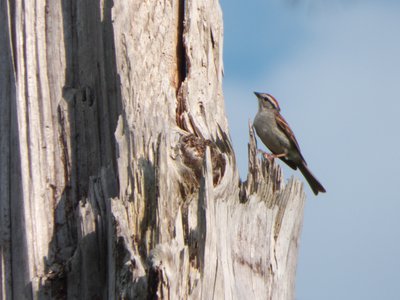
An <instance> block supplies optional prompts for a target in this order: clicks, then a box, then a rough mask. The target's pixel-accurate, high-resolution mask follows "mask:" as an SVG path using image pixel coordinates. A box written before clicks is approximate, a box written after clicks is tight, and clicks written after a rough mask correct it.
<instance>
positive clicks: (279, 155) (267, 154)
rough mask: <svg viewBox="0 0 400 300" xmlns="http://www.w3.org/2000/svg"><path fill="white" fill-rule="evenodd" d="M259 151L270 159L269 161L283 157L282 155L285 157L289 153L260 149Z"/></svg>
mask: <svg viewBox="0 0 400 300" xmlns="http://www.w3.org/2000/svg"><path fill="white" fill-rule="evenodd" d="M258 151H259V152H260V153H261V154H262V155H263V156H264V158H265V159H268V160H269V161H272V160H274V158H281V157H285V156H286V155H287V153H280V154H274V153H271V154H269V153H267V152H264V151H262V150H260V149H258Z"/></svg>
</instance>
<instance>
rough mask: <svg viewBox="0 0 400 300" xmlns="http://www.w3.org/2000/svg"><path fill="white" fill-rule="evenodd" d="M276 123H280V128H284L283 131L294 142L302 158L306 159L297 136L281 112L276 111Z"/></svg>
mask: <svg viewBox="0 0 400 300" xmlns="http://www.w3.org/2000/svg"><path fill="white" fill-rule="evenodd" d="M275 116H276V118H275V119H276V123H277V124H278V126H279V128H280V129H282V131H283V132H284V133H285V134H286V136H287V137H288V139H289V140H290V141H291V142H292V144H293V145H294V146H295V147H296V149H297V151H298V152H299V154H300V156H301V158H302V159H303V161H305V159H304V157H303V155H302V154H301V151H300V146H299V143H298V142H297V140H296V137H295V136H294V133H293V131H292V129H290V126H289V124H288V123H287V122H286V120H285V119H284V118H283V117H282V116H281V114H280V113H278V112H276V115H275Z"/></svg>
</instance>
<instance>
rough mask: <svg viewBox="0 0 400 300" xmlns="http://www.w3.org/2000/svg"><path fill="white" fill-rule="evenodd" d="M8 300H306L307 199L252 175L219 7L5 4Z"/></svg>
mask: <svg viewBox="0 0 400 300" xmlns="http://www.w3.org/2000/svg"><path fill="white" fill-rule="evenodd" d="M0 5H1V11H0V25H1V28H4V30H3V31H2V32H0V42H1V45H4V47H2V48H3V49H2V50H1V52H0V67H1V74H0V76H1V77H0V97H1V98H0V111H1V113H0V115H1V118H0V132H1V136H0V149H1V153H0V166H1V168H0V195H1V201H0V222H1V228H2V230H1V234H2V235H1V260H0V267H1V268H0V270H1V273H0V276H1V277H0V278H1V283H2V285H1V296H2V298H3V299H25V298H26V299H33V298H36V299H58V298H68V299H121V298H123V299H134V298H139V299H143V298H148V299H159V298H169V299H252V298H253V299H293V298H294V278H295V270H296V261H297V251H298V240H299V234H300V230H301V224H302V217H303V207H304V201H305V196H304V193H303V190H302V186H301V184H300V183H299V181H297V180H294V179H291V180H290V181H289V182H288V184H286V185H285V184H284V183H283V181H284V180H283V177H282V175H281V171H280V168H279V166H277V165H276V164H275V163H273V162H268V161H265V160H264V159H260V158H259V157H258V156H257V149H256V141H255V138H254V132H253V130H252V129H251V126H250V143H249V174H248V178H247V180H246V182H244V183H243V182H241V181H240V179H239V175H238V171H237V167H236V162H235V155H234V152H233V149H232V146H231V142H230V138H229V129H228V123H227V120H226V117H225V112H224V103H223V94H222V74H223V66H222V32H223V30H222V13H221V9H220V6H219V4H218V1H216V0H214V1H204V0H187V1H182V0H171V1H122V0H118V1H113V2H112V1H110V0H101V1H72V0H71V1H61V2H60V1H43V0H37V1H28V0H24V1H19V2H16V3H14V2H13V1H2V2H1V4H0Z"/></svg>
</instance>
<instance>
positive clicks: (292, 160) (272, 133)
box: [254, 92, 325, 195]
mask: <svg viewBox="0 0 400 300" xmlns="http://www.w3.org/2000/svg"><path fill="white" fill-rule="evenodd" d="M254 94H255V95H256V96H257V98H258V112H257V115H256V117H255V118H254V128H255V129H256V132H257V135H258V136H259V137H260V139H261V141H262V142H263V143H264V144H265V146H267V147H268V149H269V150H271V152H272V153H273V154H272V157H276V158H280V159H281V160H283V161H284V162H285V163H286V164H287V165H288V166H289V167H291V168H292V169H294V170H296V169H297V167H298V168H299V170H300V171H301V173H302V174H303V176H304V178H305V179H306V180H307V182H308V184H309V185H310V187H311V189H312V190H313V192H314V194H315V195H318V192H322V193H325V188H324V187H323V186H322V184H321V183H319V181H318V180H317V179H316V178H315V177H314V175H313V174H312V173H311V172H310V170H309V169H308V167H307V163H306V161H305V160H304V157H303V155H302V154H301V152H300V147H299V144H298V143H297V140H296V138H295V136H294V134H293V131H292V130H291V129H290V127H289V125H288V123H287V122H286V121H285V119H284V118H283V117H282V116H281V115H280V113H279V112H280V107H279V104H278V101H276V99H275V98H274V97H273V96H271V95H270V94H266V93H257V92H254Z"/></svg>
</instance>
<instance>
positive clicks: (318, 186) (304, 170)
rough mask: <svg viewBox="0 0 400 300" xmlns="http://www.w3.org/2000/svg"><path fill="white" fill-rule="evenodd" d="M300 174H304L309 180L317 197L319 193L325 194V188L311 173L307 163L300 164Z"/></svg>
mask: <svg viewBox="0 0 400 300" xmlns="http://www.w3.org/2000/svg"><path fill="white" fill-rule="evenodd" d="M299 169H300V172H301V173H302V174H303V176H304V178H305V179H306V180H307V182H308V184H309V185H310V187H311V189H312V191H313V192H314V194H315V195H318V192H321V193H325V192H326V191H325V188H324V187H323V186H322V184H321V183H320V182H319V181H318V180H317V178H315V176H314V175H313V174H312V173H311V171H310V170H309V169H308V167H307V165H306V164H305V163H303V164H299Z"/></svg>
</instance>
